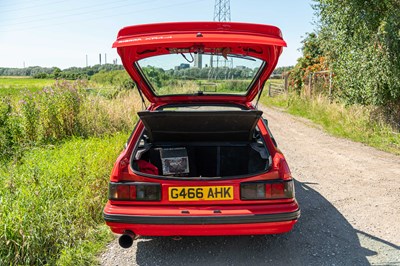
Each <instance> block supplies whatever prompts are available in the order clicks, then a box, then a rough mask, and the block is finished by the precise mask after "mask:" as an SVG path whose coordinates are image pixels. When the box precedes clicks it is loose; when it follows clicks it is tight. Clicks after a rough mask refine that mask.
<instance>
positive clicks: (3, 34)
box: [0, 0, 315, 69]
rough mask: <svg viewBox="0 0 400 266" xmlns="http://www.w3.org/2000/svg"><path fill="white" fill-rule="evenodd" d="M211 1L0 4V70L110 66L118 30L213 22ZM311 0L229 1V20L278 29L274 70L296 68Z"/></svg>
mask: <svg viewBox="0 0 400 266" xmlns="http://www.w3.org/2000/svg"><path fill="white" fill-rule="evenodd" d="M214 4H215V0H168V1H166V0H151V1H144V0H114V1H110V0H87V1H82V0H0V67H18V68H20V67H24V66H26V67H28V66H43V67H53V66H57V67H60V68H61V69H64V68H68V67H72V66H77V67H84V66H86V55H87V57H88V64H89V65H95V64H98V63H99V54H100V53H101V54H102V63H104V60H105V58H104V56H105V54H106V56H107V63H112V62H113V60H115V59H117V60H118V61H117V62H118V63H120V62H121V61H120V60H119V56H118V54H117V53H116V50H115V49H112V48H111V45H112V43H113V42H114V40H115V39H116V36H117V33H118V31H119V29H121V28H122V27H125V26H130V25H136V24H147V23H156V22H169V21H212V20H213V17H214ZM311 4H312V0H302V1H299V0H280V1H276V0H274V1H272V0H230V11H231V21H235V22H249V23H261V24H270V25H274V26H277V27H279V28H280V29H281V31H282V33H283V37H284V39H285V41H286V42H287V44H288V47H287V48H285V49H284V51H283V53H282V55H281V57H280V60H279V62H278V66H288V65H294V64H296V60H297V58H299V57H300V56H301V52H300V51H299V48H301V40H302V39H303V37H304V36H305V33H306V32H312V31H313V29H314V25H313V23H312V22H313V21H314V19H315V18H314V15H313V13H314V12H313V10H312V8H311Z"/></svg>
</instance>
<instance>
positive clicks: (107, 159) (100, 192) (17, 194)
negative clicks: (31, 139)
mask: <svg viewBox="0 0 400 266" xmlns="http://www.w3.org/2000/svg"><path fill="white" fill-rule="evenodd" d="M127 137H128V134H126V133H125V134H115V135H114V136H107V137H102V138H89V139H86V140H83V139H72V140H69V141H67V142H65V143H64V144H62V145H57V146H55V147H53V148H50V147H46V148H35V149H32V150H31V151H29V152H27V153H26V154H25V155H24V156H23V158H22V161H21V163H20V164H18V165H15V164H12V163H10V164H8V165H7V166H3V167H1V168H0V243H1V245H0V265H21V264H24V265H26V264H30V265H32V264H35V265H37V264H39V265H43V264H49V265H54V264H56V262H57V261H58V260H61V262H64V263H66V262H68V261H69V262H71V263H72V262H76V261H80V262H82V264H84V263H87V262H88V261H90V260H93V258H92V257H90V255H92V252H88V251H87V250H86V251H85V247H87V246H88V245H89V244H90V243H91V242H95V241H100V242H101V243H103V244H104V240H105V239H107V234H106V233H105V232H104V230H101V229H99V228H98V224H100V223H103V220H102V207H103V206H104V203H105V201H106V198H107V196H106V190H107V187H108V186H107V182H108V176H109V173H110V169H111V168H112V165H113V163H114V161H115V158H116V156H117V154H118V153H119V152H120V151H121V149H122V147H123V143H124V142H125V141H126V139H127ZM99 235H100V237H99ZM91 245H93V244H91ZM91 248H92V249H93V247H91ZM95 248H96V249H97V250H98V249H99V247H98V246H97V247H95ZM85 252H86V253H88V254H85ZM64 263H61V264H64Z"/></svg>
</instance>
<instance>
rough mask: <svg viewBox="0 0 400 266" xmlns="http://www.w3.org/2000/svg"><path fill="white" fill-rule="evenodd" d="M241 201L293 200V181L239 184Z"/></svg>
mask: <svg viewBox="0 0 400 266" xmlns="http://www.w3.org/2000/svg"><path fill="white" fill-rule="evenodd" d="M240 198H241V199H242V200H263V199H289V198H294V184H293V180H290V181H278V182H268V183H267V182H253V183H242V184H240Z"/></svg>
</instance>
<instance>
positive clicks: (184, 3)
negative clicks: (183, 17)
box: [0, 0, 207, 33]
mask: <svg viewBox="0 0 400 266" xmlns="http://www.w3.org/2000/svg"><path fill="white" fill-rule="evenodd" d="M204 1H207V0H195V1H189V2H186V1H184V2H183V3H177V4H171V5H165V6H158V7H154V8H148V9H141V10H135V12H145V11H150V10H157V9H163V8H169V7H175V6H185V5H189V4H193V3H199V2H204ZM146 2H148V1H146ZM88 13H92V12H86V14H88ZM80 15H81V14H80ZM123 15H132V11H130V12H125V13H118V14H114V15H108V16H101V17H95V18H91V19H83V20H75V21H74V22H85V21H92V20H98V19H104V18H110V17H121V16H123ZM70 23H71V22H70V21H66V22H60V23H52V24H44V25H38V26H34V27H28V28H26V27H24V28H20V29H8V30H0V32H2V33H4V32H16V31H26V30H32V29H41V28H48V27H54V26H60V25H65V24H70Z"/></svg>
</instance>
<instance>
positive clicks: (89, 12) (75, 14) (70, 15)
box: [1, 0, 148, 27]
mask: <svg viewBox="0 0 400 266" xmlns="http://www.w3.org/2000/svg"><path fill="white" fill-rule="evenodd" d="M123 1H126V0H123ZM143 3H148V1H142V2H139V3H129V4H126V5H119V6H113V7H107V8H100V9H92V10H90V11H85V12H80V13H74V14H66V15H56V16H52V17H48V18H39V19H34V20H28V21H22V22H16V23H12V24H6V25H1V26H5V27H10V26H14V25H21V24H30V23H32V22H42V21H49V20H54V19H59V18H66V17H73V16H81V15H86V14H93V13H94V12H99V11H104V10H111V9H117V8H121V7H127V6H131V5H133V4H134V5H139V4H143ZM79 10H81V9H79Z"/></svg>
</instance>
